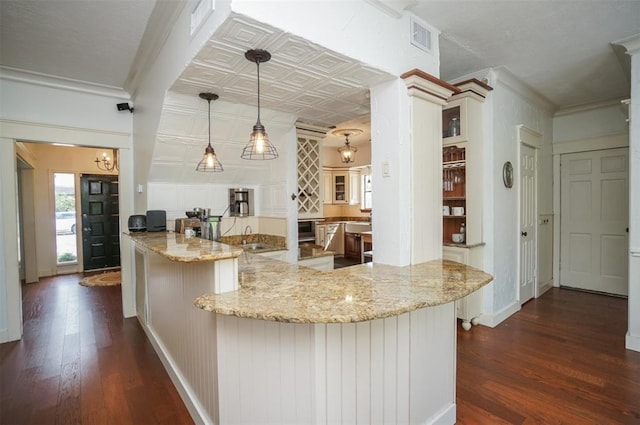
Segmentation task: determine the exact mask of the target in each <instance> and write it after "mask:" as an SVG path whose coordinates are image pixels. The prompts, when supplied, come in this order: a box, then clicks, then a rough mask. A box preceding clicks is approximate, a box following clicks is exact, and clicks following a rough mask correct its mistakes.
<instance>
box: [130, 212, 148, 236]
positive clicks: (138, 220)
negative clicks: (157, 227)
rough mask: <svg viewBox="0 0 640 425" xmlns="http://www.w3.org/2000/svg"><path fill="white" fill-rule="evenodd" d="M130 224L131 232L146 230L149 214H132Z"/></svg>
mask: <svg viewBox="0 0 640 425" xmlns="http://www.w3.org/2000/svg"><path fill="white" fill-rule="evenodd" d="M128 225H129V231H130V232H146V231H147V216H146V215H142V214H135V215H130V216H129V221H128Z"/></svg>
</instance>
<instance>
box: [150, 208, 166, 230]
mask: <svg viewBox="0 0 640 425" xmlns="http://www.w3.org/2000/svg"><path fill="white" fill-rule="evenodd" d="M166 231H167V212H166V211H165V210H149V211H147V232H166Z"/></svg>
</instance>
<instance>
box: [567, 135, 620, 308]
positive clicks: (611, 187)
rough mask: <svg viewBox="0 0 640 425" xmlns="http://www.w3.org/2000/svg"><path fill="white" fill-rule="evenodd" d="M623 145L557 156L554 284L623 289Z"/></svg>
mask: <svg viewBox="0 0 640 425" xmlns="http://www.w3.org/2000/svg"><path fill="white" fill-rule="evenodd" d="M628 164H629V149H628V148H619V149H607V150H601V151H592V152H580V153H572V154H566V155H562V157H561V158H560V174H561V177H560V178H561V185H560V199H561V201H560V203H561V213H560V214H561V217H560V226H561V229H560V285H562V286H569V287H574V288H581V289H588V290H592V291H600V292H606V293H610V294H618V295H627V294H628V282H627V280H628V269H627V263H628V257H627V252H628V249H627V246H628V234H627V228H628V226H629V224H628V223H629V168H628Z"/></svg>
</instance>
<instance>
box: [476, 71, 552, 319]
mask: <svg viewBox="0 0 640 425" xmlns="http://www.w3.org/2000/svg"><path fill="white" fill-rule="evenodd" d="M486 77H487V78H488V80H489V82H488V84H489V85H490V86H491V87H493V89H494V90H493V91H492V92H491V94H490V95H489V101H488V102H487V103H486V104H485V106H486V107H488V108H490V111H488V113H487V114H484V117H483V118H484V120H485V125H487V126H489V128H490V132H488V134H485V137H486V143H487V145H488V146H489V149H490V153H489V154H490V155H491V164H490V165H489V166H488V167H487V170H489V173H488V174H489V176H488V177H489V179H490V180H489V181H488V182H487V184H488V185H489V186H490V187H489V188H488V190H487V198H485V202H484V205H483V209H484V211H483V214H484V217H485V222H486V220H490V221H491V223H490V225H489V226H487V228H488V230H489V229H490V230H489V231H487V232H485V233H484V235H485V242H486V244H487V245H486V247H485V270H486V271H487V272H489V273H492V274H493V276H494V281H493V283H492V284H491V287H490V288H488V290H487V291H485V292H484V294H485V299H484V315H485V316H486V317H484V318H483V321H484V322H485V323H487V324H490V325H492V326H494V325H496V324H498V323H500V322H501V321H502V320H504V319H506V318H507V317H508V316H509V315H510V314H512V313H513V312H515V311H517V310H518V309H519V308H520V305H519V299H518V297H519V294H518V288H519V282H518V270H517V265H518V258H517V253H518V244H519V241H520V232H519V229H520V224H519V223H518V216H517V214H516V211H517V210H518V192H517V189H516V187H515V184H514V187H513V188H511V189H507V188H505V187H504V185H503V182H502V165H503V164H504V163H505V162H506V161H511V163H512V164H518V163H519V160H518V155H519V147H518V130H517V127H518V125H524V126H525V127H527V128H529V129H531V130H533V131H535V132H537V133H539V134H541V135H542V147H541V149H539V150H538V174H537V176H538V214H552V213H553V179H552V176H553V160H552V155H551V143H552V134H553V128H552V127H553V123H552V107H551V105H550V104H549V103H547V102H545V101H544V99H541V98H540V97H539V96H537V95H536V94H535V93H533V92H531V91H530V90H529V89H528V88H527V87H526V86H524V85H523V84H522V83H521V82H519V81H518V80H516V79H515V78H514V77H513V76H512V75H511V74H510V73H509V72H508V71H507V70H505V69H492V70H490V71H489V72H488V73H487V75H486ZM516 175H517V174H516Z"/></svg>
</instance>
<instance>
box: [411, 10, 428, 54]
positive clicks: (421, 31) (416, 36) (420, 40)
mask: <svg viewBox="0 0 640 425" xmlns="http://www.w3.org/2000/svg"><path fill="white" fill-rule="evenodd" d="M411 44H413V45H414V46H416V47H418V48H420V49H422V50H424V51H425V52H428V53H431V30H429V29H428V28H427V26H426V25H424V24H423V23H421V22H419V21H418V20H417V19H416V18H415V17H413V16H412V17H411Z"/></svg>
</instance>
